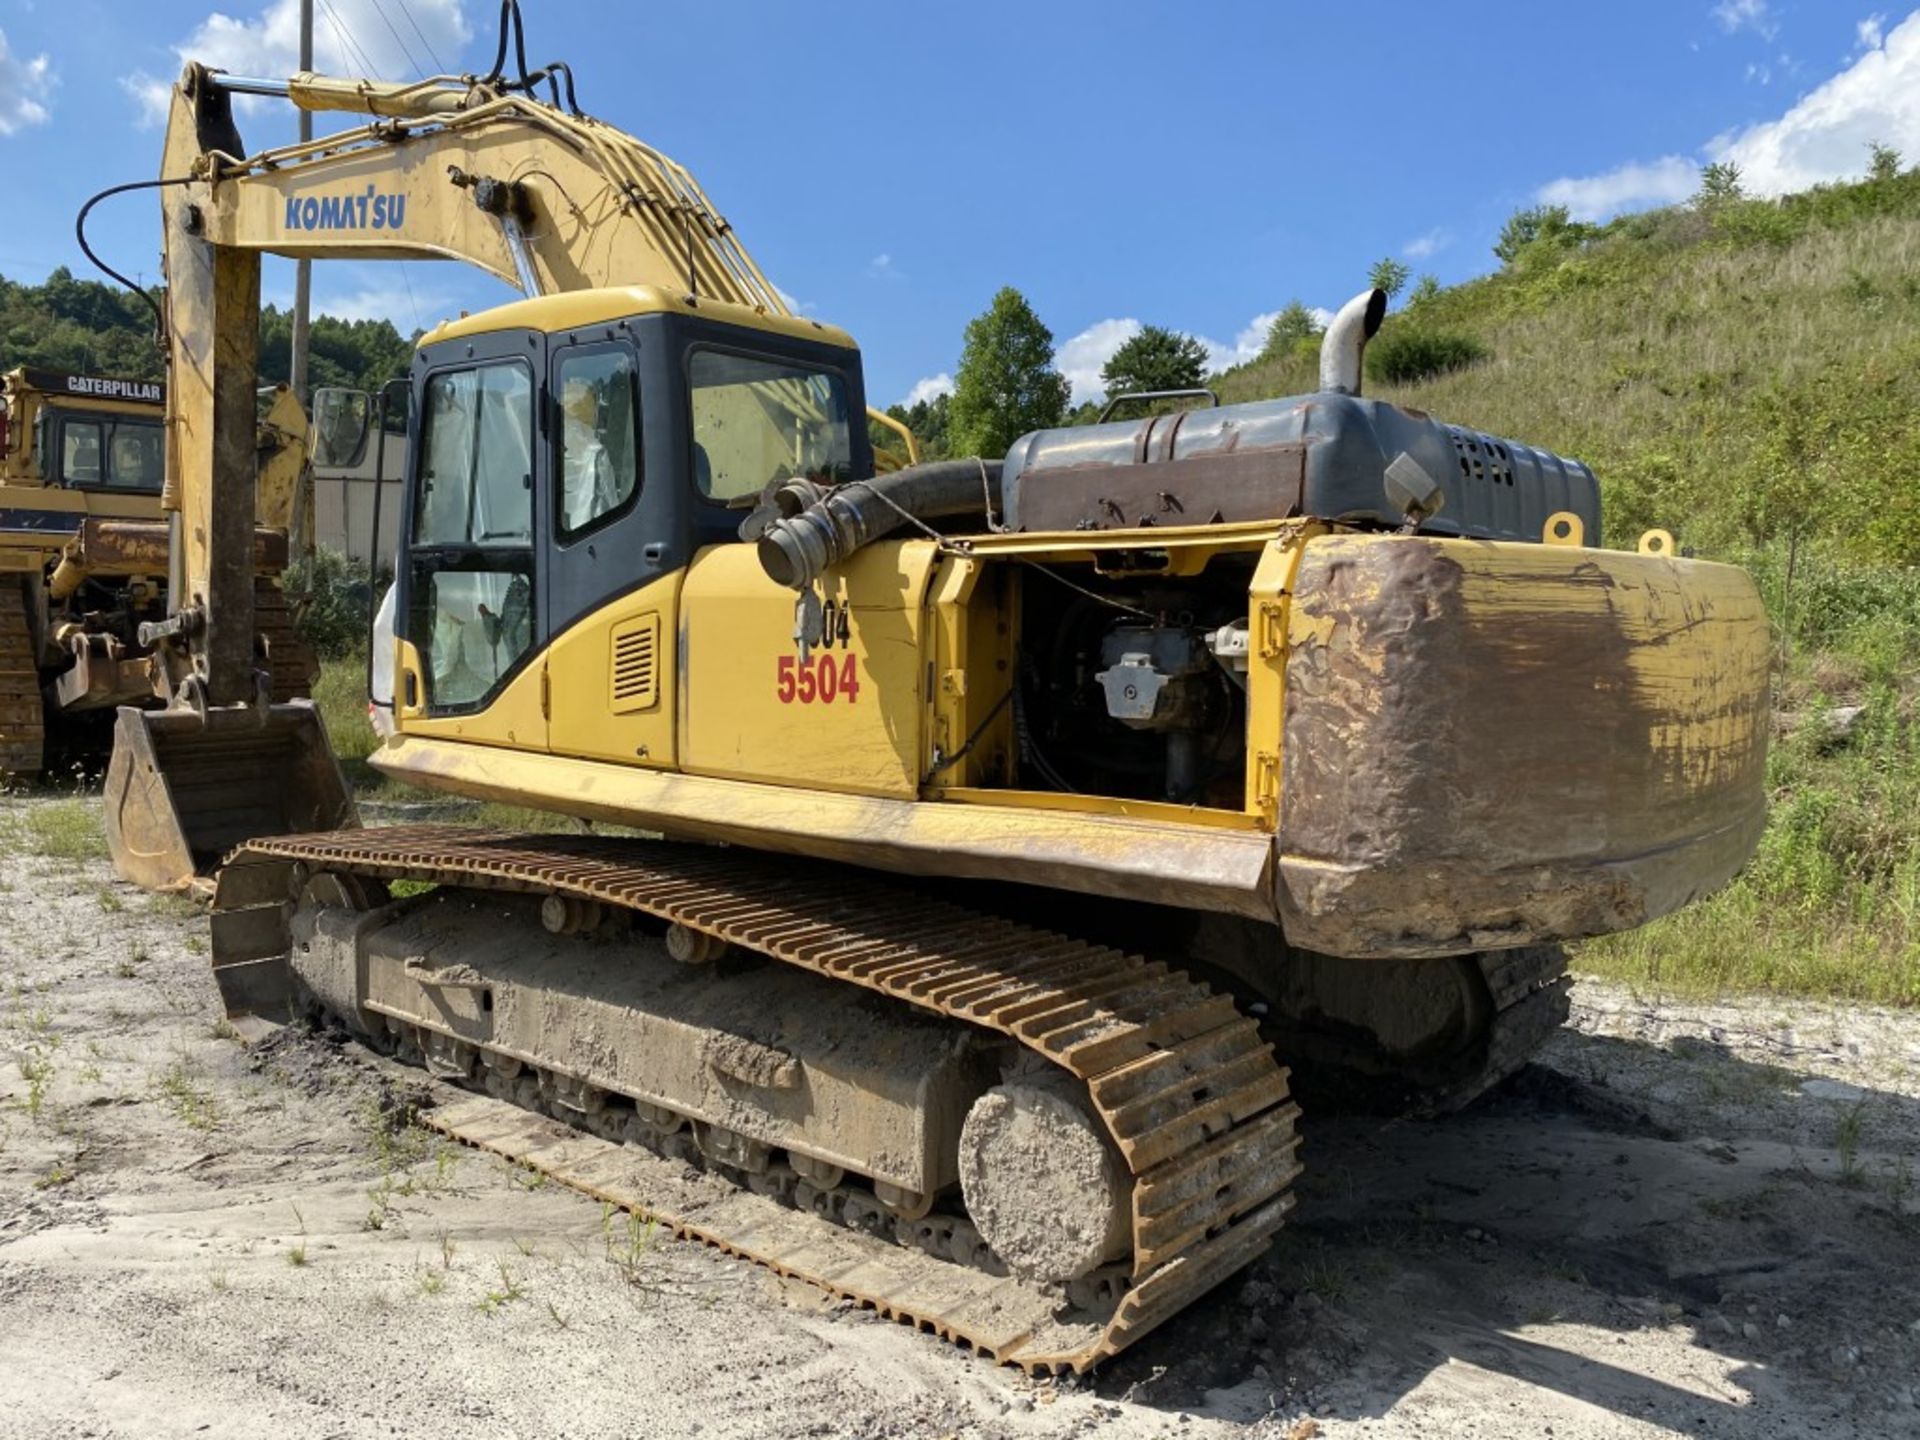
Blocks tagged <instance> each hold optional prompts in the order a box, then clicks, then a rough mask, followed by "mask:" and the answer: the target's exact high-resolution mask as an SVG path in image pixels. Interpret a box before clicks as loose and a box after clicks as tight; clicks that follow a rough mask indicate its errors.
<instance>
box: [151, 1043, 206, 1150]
mask: <svg viewBox="0 0 1920 1440" xmlns="http://www.w3.org/2000/svg"><path fill="white" fill-rule="evenodd" d="M154 1084H155V1085H156V1086H157V1087H158V1089H159V1091H160V1096H161V1098H162V1099H163V1100H165V1101H166V1103H167V1108H168V1109H169V1110H171V1111H172V1112H173V1115H174V1118H175V1119H176V1120H178V1121H180V1122H181V1123H182V1124H183V1125H187V1126H189V1127H191V1128H192V1129H195V1130H202V1131H206V1130H213V1129H215V1128H217V1127H218V1126H219V1124H220V1118H221V1117H220V1106H219V1104H218V1102H216V1101H215V1099H214V1097H213V1092H212V1091H211V1090H210V1089H208V1088H207V1087H206V1086H204V1085H202V1084H200V1083H199V1082H198V1080H197V1078H196V1076H195V1073H194V1068H193V1062H192V1061H191V1060H189V1059H188V1058H187V1057H186V1056H185V1055H179V1056H176V1057H175V1058H174V1061H173V1063H172V1064H171V1065H169V1066H167V1068H166V1069H165V1070H162V1071H161V1072H160V1074H159V1076H158V1078H157V1079H156V1080H155V1081H154Z"/></svg>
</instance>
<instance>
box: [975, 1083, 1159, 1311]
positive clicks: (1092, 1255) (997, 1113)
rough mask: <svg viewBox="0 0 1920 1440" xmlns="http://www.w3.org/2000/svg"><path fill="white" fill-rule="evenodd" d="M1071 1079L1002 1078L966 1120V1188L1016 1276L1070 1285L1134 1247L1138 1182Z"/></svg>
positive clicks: (991, 1241)
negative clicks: (1134, 1182) (1135, 1185)
mask: <svg viewBox="0 0 1920 1440" xmlns="http://www.w3.org/2000/svg"><path fill="white" fill-rule="evenodd" d="M1077 1088H1078V1087H1077V1086H1075V1085H1074V1083H1073V1082H1072V1081H1071V1080H1069V1079H1067V1078H1066V1077H1064V1076H1063V1077H1060V1078H1058V1079H1056V1078H1055V1077H1053V1076H1051V1075H1046V1074H1035V1075H1033V1076H1031V1077H1022V1078H1019V1079H1014V1080H1009V1081H1007V1082H1006V1083H1004V1084H1000V1085H996V1086H994V1087H993V1088H992V1089H991V1090H989V1091H987V1093H986V1094H984V1095H982V1096H981V1097H980V1098H979V1099H978V1100H976V1101H974V1103H973V1108H972V1109H970V1110H969V1111H968V1112H967V1119H966V1123H965V1124H964V1125H962V1126H961V1127H960V1191H961V1194H962V1195H964V1196H965V1197H966V1202H967V1214H968V1215H969V1216H970V1217H971V1218H972V1221H973V1225H974V1227H975V1228H977V1229H978V1231H979V1234H980V1238H981V1239H983V1240H984V1241H986V1243H987V1244H988V1245H990V1246H991V1247H992V1248H993V1253H994V1254H996V1255H998V1256H999V1257H1000V1258H1001V1259H1002V1260H1003V1261H1005V1262H1006V1264H1007V1265H1008V1266H1009V1267H1011V1268H1012V1270H1013V1271H1014V1273H1015V1274H1017V1275H1021V1276H1024V1277H1027V1278H1029V1279H1033V1280H1041V1281H1049V1282H1056V1283H1064V1282H1067V1281H1071V1280H1078V1279H1079V1278H1080V1277H1082V1276H1083V1275H1087V1274H1090V1273H1091V1272H1093V1271H1094V1270H1097V1269H1098V1268H1099V1267H1100V1266H1102V1265H1104V1264H1106V1263H1107V1262H1108V1261H1111V1260H1117V1259H1119V1258H1120V1257H1121V1256H1122V1255H1125V1254H1126V1253H1127V1249H1128V1246H1129V1243H1130V1238H1131V1236H1130V1231H1131V1227H1130V1223H1129V1220H1130V1206H1131V1200H1132V1183H1131V1181H1130V1179H1129V1178H1128V1175H1127V1169H1126V1166H1125V1165H1123V1164H1122V1163H1121V1160H1120V1157H1119V1156H1118V1155H1117V1154H1115V1153H1114V1149H1113V1146H1112V1144H1111V1143H1110V1142H1109V1141H1108V1139H1107V1137H1106V1135H1105V1133H1104V1132H1103V1130H1102V1129H1101V1126H1100V1122H1099V1121H1098V1120H1097V1119H1095V1118H1094V1116H1093V1115H1092V1114H1091V1113H1089V1111H1088V1110H1087V1108H1086V1106H1085V1105H1084V1104H1083V1103H1082V1102H1081V1100H1080V1098H1079V1095H1078V1093H1077Z"/></svg>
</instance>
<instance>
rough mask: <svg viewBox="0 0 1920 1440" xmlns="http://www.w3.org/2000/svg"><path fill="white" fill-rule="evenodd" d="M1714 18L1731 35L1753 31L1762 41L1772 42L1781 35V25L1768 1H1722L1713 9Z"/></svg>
mask: <svg viewBox="0 0 1920 1440" xmlns="http://www.w3.org/2000/svg"><path fill="white" fill-rule="evenodd" d="M1713 18H1714V19H1716V20H1718V21H1719V22H1720V28H1721V29H1722V30H1724V31H1726V32H1727V33H1728V34H1729V35H1731V34H1733V33H1734V32H1735V31H1737V30H1751V31H1753V32H1754V33H1755V34H1756V35H1758V36H1760V38H1761V39H1763V40H1771V39H1773V37H1774V36H1775V35H1777V34H1779V33H1780V24H1779V22H1778V21H1777V20H1775V19H1774V17H1773V12H1772V10H1771V9H1770V8H1769V7H1768V4H1767V0H1720V3H1719V4H1717V5H1715V6H1714V7H1713Z"/></svg>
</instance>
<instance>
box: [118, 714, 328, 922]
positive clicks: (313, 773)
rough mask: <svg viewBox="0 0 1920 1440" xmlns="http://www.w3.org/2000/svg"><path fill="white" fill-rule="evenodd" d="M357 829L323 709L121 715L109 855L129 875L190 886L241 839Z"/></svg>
mask: <svg viewBox="0 0 1920 1440" xmlns="http://www.w3.org/2000/svg"><path fill="white" fill-rule="evenodd" d="M359 823H360V820H359V816H358V815H357V814H356V812H355V810H354V805H353V797H352V794H351V792H349V791H348V789H347V785H346V781H345V779H344V778H343V777H342V776H341V774H340V764H339V762H338V761H337V760H336V759H335V758H334V754H333V745H332V743H331V742H330V741H329V740H328V739H327V729H326V726H325V725H324V724H323V723H322V722H321V719H320V712H319V711H318V710H317V709H315V708H314V706H313V704H312V703H311V702H310V701H305V700H295V701H291V702H288V703H285V704H279V705H270V706H268V707H266V708H265V709H264V710H261V709H256V708H251V707H239V706H236V707H234V708H232V709H222V710H212V711H209V712H207V713H205V714H201V713H199V712H196V711H193V710H185V709H181V710H137V709H134V708H133V707H132V706H123V707H121V710H120V713H119V716H118V718H117V719H116V720H115V722H114V732H113V759H112V760H111V762H109V764H108V766H107V793H106V829H107V849H108V852H109V853H110V854H111V855H112V857H113V868H114V869H115V870H116V871H118V872H119V874H120V875H121V877H122V878H123V879H127V880H131V881H132V882H133V883H134V884H136V885H139V886H142V887H144V888H145V889H148V890H184V889H187V888H188V887H189V886H191V885H192V884H193V882H194V879H195V877H196V876H202V875H210V874H212V872H213V871H214V870H215V869H216V868H217V867H218V866H219V864H220V862H221V860H222V859H223V858H224V857H225V856H226V855H227V853H228V852H229V851H231V850H232V849H233V848H234V847H235V846H237V845H239V844H241V843H242V842H243V841H246V840H252V839H257V838H259V837H262V836H267V835H290V834H302V833H306V832H309V831H315V830H341V829H351V828H354V827H357V826H358V825H359Z"/></svg>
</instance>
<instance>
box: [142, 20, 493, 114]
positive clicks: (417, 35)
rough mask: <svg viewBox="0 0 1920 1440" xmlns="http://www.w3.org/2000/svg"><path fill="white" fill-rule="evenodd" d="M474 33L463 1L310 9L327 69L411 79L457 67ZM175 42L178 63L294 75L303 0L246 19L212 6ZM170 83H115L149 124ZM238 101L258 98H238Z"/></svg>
mask: <svg viewBox="0 0 1920 1440" xmlns="http://www.w3.org/2000/svg"><path fill="white" fill-rule="evenodd" d="M408 15H410V16H411V17H412V19H411V21H409V20H408V18H407V16H408ZM390 19H391V22H392V23H391V28H390V27H389V20H390ZM416 26H417V27H418V29H417V30H416V29H415V27H416ZM472 35H473V31H472V29H471V27H470V26H469V25H468V24H467V17H466V14H465V10H464V0H407V6H406V11H405V13H403V14H399V15H398V16H397V17H396V15H395V10H394V9H393V7H390V6H384V5H382V4H380V3H379V0H327V3H326V4H324V5H322V6H320V7H318V9H317V10H316V12H315V15H314V24H313V67H314V69H316V70H318V71H320V72H321V73H322V74H327V75H352V76H367V77H370V78H373V79H379V80H410V79H414V78H416V77H417V76H418V75H419V74H421V73H425V74H429V75H431V74H433V73H434V72H435V71H436V70H438V69H440V67H441V65H442V64H445V65H449V66H452V67H454V68H456V69H457V68H458V67H459V64H460V59H461V53H462V51H463V50H464V49H465V47H466V43H467V41H468V40H469V39H471V38H472ZM172 48H173V52H174V54H176V55H178V56H179V57H180V60H181V62H182V63H183V64H184V63H185V62H186V61H188V60H198V61H200V62H201V63H202V64H204V65H210V66H212V67H213V68H214V69H216V70H226V71H230V72H231V73H233V74H235V75H261V76H266V77H269V78H275V79H277V78H283V77H285V76H289V75H292V74H293V73H294V71H296V70H297V69H299V68H300V0H271V3H269V4H268V5H266V6H265V7H264V8H263V9H261V10H259V11H257V12H256V13H255V14H254V15H253V16H252V17H251V18H242V17H239V16H234V15H223V14H221V13H220V12H219V11H217V10H216V11H214V12H213V13H212V14H210V15H208V16H207V18H206V19H204V20H202V21H201V22H200V23H199V25H197V26H196V27H195V28H194V30H193V32H192V33H191V34H190V35H188V36H187V37H186V39H184V40H182V41H180V42H179V43H178V44H177V45H174V46H173V47H172ZM436 57H437V58H436ZM172 83H173V82H172V80H171V78H169V79H165V80H163V79H160V78H158V77H156V76H153V75H150V74H148V73H146V72H145V71H135V72H134V73H132V74H131V75H126V76H123V77H122V78H121V81H120V84H121V87H122V88H123V89H124V90H126V91H127V93H128V94H130V95H132V96H133V97H134V99H135V100H136V101H137V102H138V103H139V106H140V112H141V120H142V123H144V124H149V125H153V124H159V123H160V122H162V121H164V120H165V119H166V115H167V98H168V95H169V94H170V93H171V89H172ZM240 103H241V105H242V107H243V108H251V107H252V106H255V105H258V104H259V103H260V102H259V101H257V100H250V99H248V98H246V97H242V98H241V101H240Z"/></svg>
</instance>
